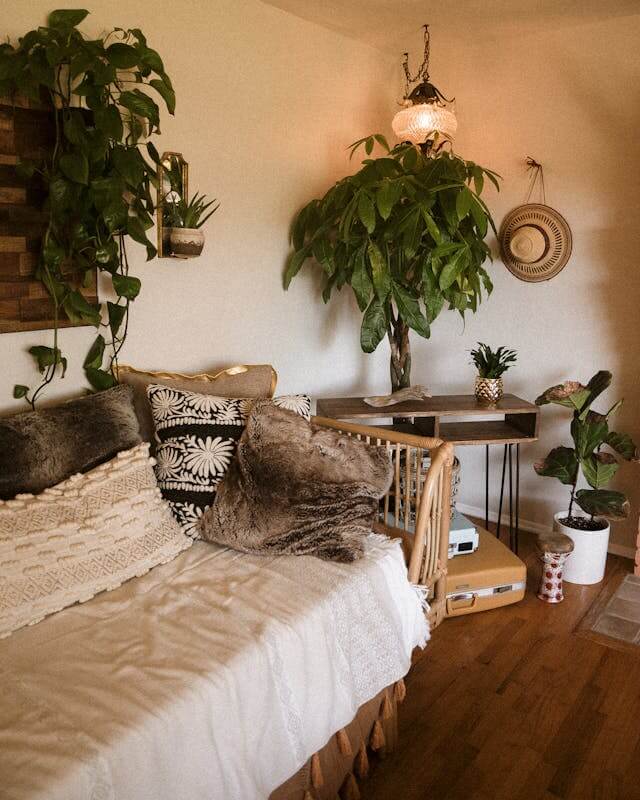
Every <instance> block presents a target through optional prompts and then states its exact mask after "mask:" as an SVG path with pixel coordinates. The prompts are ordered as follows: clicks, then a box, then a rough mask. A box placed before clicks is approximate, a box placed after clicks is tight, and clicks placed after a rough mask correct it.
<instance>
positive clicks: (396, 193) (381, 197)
mask: <svg viewBox="0 0 640 800" xmlns="http://www.w3.org/2000/svg"><path fill="white" fill-rule="evenodd" d="M401 191H402V189H401V187H400V185H399V184H398V183H396V182H395V181H390V180H385V181H384V183H383V184H382V186H381V187H380V189H378V192H377V194H376V205H377V206H378V211H379V213H380V216H381V217H382V219H384V220H387V219H389V217H390V215H391V212H392V210H393V207H394V206H395V204H396V203H397V202H398V200H399V199H400V193H401Z"/></svg>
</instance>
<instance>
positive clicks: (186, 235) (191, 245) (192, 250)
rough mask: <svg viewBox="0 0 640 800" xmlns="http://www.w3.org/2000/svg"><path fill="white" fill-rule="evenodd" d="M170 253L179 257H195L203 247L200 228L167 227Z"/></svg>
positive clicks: (202, 236) (202, 235)
mask: <svg viewBox="0 0 640 800" xmlns="http://www.w3.org/2000/svg"><path fill="white" fill-rule="evenodd" d="M169 243H170V246H171V254H172V255H174V256H178V257H179V258H196V256H199V255H200V253H201V252H202V249H203V247H204V233H203V232H202V231H201V230H200V228H169Z"/></svg>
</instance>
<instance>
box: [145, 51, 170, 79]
mask: <svg viewBox="0 0 640 800" xmlns="http://www.w3.org/2000/svg"><path fill="white" fill-rule="evenodd" d="M140 62H141V63H142V64H144V66H145V67H147V68H148V69H151V70H153V71H154V72H155V73H156V74H157V75H160V76H161V77H163V78H165V79H166V81H167V84H168V85H169V86H171V82H170V81H169V79H168V77H167V76H166V75H165V74H164V64H163V63H162V59H161V58H160V56H159V55H158V53H157V52H156V51H155V50H152V49H151V48H150V47H145V48H144V49H142V50H141V56H140Z"/></svg>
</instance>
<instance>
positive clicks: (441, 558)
mask: <svg viewBox="0 0 640 800" xmlns="http://www.w3.org/2000/svg"><path fill="white" fill-rule="evenodd" d="M313 422H314V423H315V424H316V425H320V426H321V427H324V428H332V429H333V430H337V431H340V432H341V433H344V434H345V435H347V436H353V437H355V438H356V439H360V440H362V441H365V442H368V443H369V444H373V445H377V446H378V447H384V448H385V449H386V450H388V451H389V453H390V456H391V459H392V463H393V469H394V480H393V483H392V484H391V489H390V490H389V492H388V493H387V495H386V496H385V498H384V500H383V502H382V503H381V504H380V512H379V517H378V521H377V522H376V525H375V527H376V529H377V530H379V531H381V532H383V533H385V534H387V536H391V537H393V538H399V539H401V540H402V544H403V549H404V553H405V558H406V560H407V565H408V568H409V580H410V581H411V582H412V583H414V584H417V585H419V586H422V587H424V589H425V591H426V593H427V599H428V602H429V612H428V614H427V617H428V619H429V622H430V624H431V627H432V628H435V627H436V626H437V625H439V624H440V623H441V622H442V620H443V619H444V617H445V614H446V596H445V595H446V593H445V578H446V574H447V555H448V549H449V524H450V520H451V515H450V511H449V509H450V501H451V468H452V466H453V445H451V444H449V443H447V442H443V441H442V439H435V438H431V437H427V436H415V435H413V434H409V433H399V432H397V431H392V430H387V429H385V428H377V427H372V426H368V425H357V424H354V423H350V422H341V421H339V420H335V419H328V418H327V417H313ZM426 452H428V453H429V455H430V457H431V464H430V466H429V468H428V469H427V470H426V473H425V471H424V469H423V462H422V459H423V455H425V453H426ZM423 481H424V483H423ZM412 510H413V514H414V515H415V525H414V524H413V521H412Z"/></svg>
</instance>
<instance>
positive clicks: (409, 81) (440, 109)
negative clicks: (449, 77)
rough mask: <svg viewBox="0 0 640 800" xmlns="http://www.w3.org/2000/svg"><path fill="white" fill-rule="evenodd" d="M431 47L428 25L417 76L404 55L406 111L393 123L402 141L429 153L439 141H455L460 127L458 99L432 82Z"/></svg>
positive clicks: (394, 130) (404, 102) (399, 112)
mask: <svg viewBox="0 0 640 800" xmlns="http://www.w3.org/2000/svg"><path fill="white" fill-rule="evenodd" d="M430 45H431V42H430V36H429V26H428V25H425V26H424V58H423V61H422V65H421V66H420V69H419V70H418V72H417V73H416V74H415V75H414V76H412V75H411V73H410V71H409V53H405V54H404V61H403V62H402V67H403V69H404V75H405V95H404V100H403V105H404V108H403V109H402V110H401V111H398V113H397V114H396V115H395V117H394V118H393V121H392V123H391V127H392V128H393V132H394V133H395V135H396V136H397V137H398V139H400V141H403V142H404V141H409V142H412V143H413V144H417V145H421V146H424V148H425V149H426V150H429V149H430V148H431V147H432V146H433V145H434V144H435V143H436V142H437V140H438V139H445V140H448V141H451V140H452V139H453V137H454V134H455V132H456V130H457V128H458V120H457V119H456V115H455V111H454V108H453V103H454V100H455V98H453V99H451V100H447V98H446V97H445V96H444V95H443V94H442V93H441V92H440V91H438V89H436V87H435V86H434V85H433V84H432V83H431V82H430V81H429V56H430ZM414 84H415V85H414ZM412 85H414V88H413V89H412V88H411V87H412Z"/></svg>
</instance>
